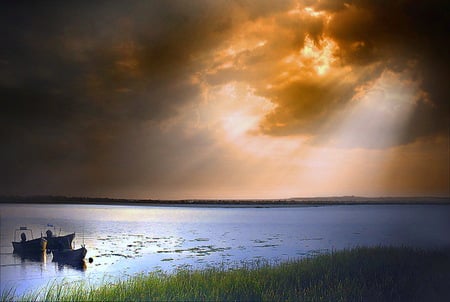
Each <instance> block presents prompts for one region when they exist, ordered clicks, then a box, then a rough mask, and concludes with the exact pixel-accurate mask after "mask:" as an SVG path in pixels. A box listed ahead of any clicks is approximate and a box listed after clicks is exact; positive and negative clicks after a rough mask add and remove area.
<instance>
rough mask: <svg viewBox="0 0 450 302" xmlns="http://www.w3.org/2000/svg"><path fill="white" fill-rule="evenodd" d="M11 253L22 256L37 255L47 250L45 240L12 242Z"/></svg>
mask: <svg viewBox="0 0 450 302" xmlns="http://www.w3.org/2000/svg"><path fill="white" fill-rule="evenodd" d="M12 245H13V253H16V254H22V255H39V254H42V253H43V252H45V250H46V249H47V240H46V239H45V238H36V239H31V240H27V241H20V242H14V241H13V242H12Z"/></svg>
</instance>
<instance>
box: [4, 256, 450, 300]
mask: <svg viewBox="0 0 450 302" xmlns="http://www.w3.org/2000/svg"><path fill="white" fill-rule="evenodd" d="M13 294H14V292H13V291H12V290H11V291H9V292H7V293H4V294H2V296H1V298H2V301H9V300H12V299H13V296H12V295H13ZM449 298H450V250H448V249H441V250H434V251H429V250H418V249H412V248H407V247H403V248H394V247H373V248H365V247H360V248H356V249H352V250H344V251H333V252H331V253H329V254H324V255H319V256H315V257H311V258H306V259H300V260H292V261H288V262H282V263H278V264H273V263H270V262H266V261H258V262H248V263H245V264H243V265H241V266H239V267H236V268H232V269H227V268H225V267H213V268H208V269H205V270H188V269H180V270H178V271H177V272H176V273H174V274H166V273H163V272H155V273H150V274H146V275H144V274H141V275H137V276H134V277H131V278H129V279H126V280H122V281H118V282H115V283H108V284H104V285H103V286H101V287H98V288H93V287H92V286H89V285H88V284H86V283H85V282H79V283H75V284H71V285H69V286H68V285H67V284H64V283H52V284H50V285H49V286H48V287H47V288H46V289H45V290H44V291H43V294H40V295H39V294H37V293H36V292H34V293H31V294H26V295H23V296H21V297H15V298H14V300H16V299H18V300H22V301H38V300H45V301H448V300H449Z"/></svg>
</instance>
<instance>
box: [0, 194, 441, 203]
mask: <svg viewBox="0 0 450 302" xmlns="http://www.w3.org/2000/svg"><path fill="white" fill-rule="evenodd" d="M0 203H30V204H36V203H38V204H58V203H62V204H108V205H115V204H116V205H230V206H233V205H236V206H241V205H242V206H246V205H247V206H290V205H292V206H295V205H330V204H450V198H449V197H358V196H338V197H308V198H288V199H179V200H160V199H119V198H107V197H72V196H53V195H39V196H0Z"/></svg>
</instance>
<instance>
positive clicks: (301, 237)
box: [0, 205, 450, 294]
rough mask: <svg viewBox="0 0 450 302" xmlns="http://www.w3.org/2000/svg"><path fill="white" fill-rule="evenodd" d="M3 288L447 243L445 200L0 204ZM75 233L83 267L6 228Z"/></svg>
mask: <svg viewBox="0 0 450 302" xmlns="http://www.w3.org/2000/svg"><path fill="white" fill-rule="evenodd" d="M0 210H1V212H0V219H1V220H0V227H1V242H0V280H1V291H4V290H6V289H8V288H11V287H15V288H16V293H17V294H20V293H22V292H24V291H28V290H30V289H31V290H35V289H38V288H41V287H43V286H45V285H48V284H49V283H51V282H73V281H76V280H85V281H88V282H89V283H90V284H92V285H98V284H101V283H103V282H106V281H114V280H117V279H120V278H126V277H127V276H131V275H134V274H137V273H142V272H143V273H146V272H152V271H158V270H162V271H165V272H172V271H174V270H176V269H177V268H185V267H189V268H204V267H208V266H218V265H220V266H224V267H233V266H239V265H240V264H241V263H242V262H248V261H254V260H258V259H264V260H268V261H274V262H278V261H284V260H288V259H292V258H301V257H305V256H311V255H315V254H318V253H325V252H329V251H331V250H339V249H344V248H351V247H355V246H377V245H394V246H412V247H420V248H439V247H450V236H449V235H448V234H449V233H448V232H449V231H450V206H448V205H341V206H321V207H280V208H243V207H238V208H231V207H156V206H151V207H144V206H94V205H0ZM47 224H52V225H54V226H56V231H55V229H52V230H53V232H54V233H56V234H58V233H59V232H60V229H61V235H64V234H67V233H70V232H76V237H75V248H79V247H80V245H81V244H83V243H84V244H85V245H86V248H87V249H88V253H87V256H86V257H87V258H89V257H92V258H93V259H94V261H93V263H87V266H86V268H85V269H78V268H74V267H70V266H67V265H60V264H58V263H55V262H53V261H52V256H51V254H50V255H47V257H46V258H45V259H42V260H40V261H33V260H30V259H22V258H20V257H18V256H17V255H14V254H13V253H12V244H11V241H13V239H14V230H15V229H16V228H19V227H20V226H27V227H28V228H31V229H32V230H33V233H34V236H35V237H39V236H40V234H41V232H42V233H45V231H46V230H47V229H48V227H46V226H47Z"/></svg>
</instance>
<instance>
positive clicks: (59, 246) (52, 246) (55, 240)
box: [44, 230, 75, 252]
mask: <svg viewBox="0 0 450 302" xmlns="http://www.w3.org/2000/svg"><path fill="white" fill-rule="evenodd" d="M46 235H47V236H46V237H44V238H45V239H46V240H47V250H48V252H51V251H54V250H65V249H72V241H73V239H74V238H75V233H71V234H68V235H64V236H53V233H52V231H50V230H48V231H47V232H46Z"/></svg>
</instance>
